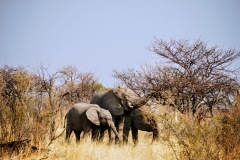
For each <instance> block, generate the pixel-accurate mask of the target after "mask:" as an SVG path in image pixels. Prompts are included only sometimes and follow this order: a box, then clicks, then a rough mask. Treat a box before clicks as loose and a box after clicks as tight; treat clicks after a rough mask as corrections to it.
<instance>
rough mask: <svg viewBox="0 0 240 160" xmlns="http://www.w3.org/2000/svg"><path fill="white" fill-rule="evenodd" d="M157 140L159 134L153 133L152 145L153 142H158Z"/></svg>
mask: <svg viewBox="0 0 240 160" xmlns="http://www.w3.org/2000/svg"><path fill="white" fill-rule="evenodd" d="M158 139H159V132H158V131H153V140H152V143H153V142H154V141H158Z"/></svg>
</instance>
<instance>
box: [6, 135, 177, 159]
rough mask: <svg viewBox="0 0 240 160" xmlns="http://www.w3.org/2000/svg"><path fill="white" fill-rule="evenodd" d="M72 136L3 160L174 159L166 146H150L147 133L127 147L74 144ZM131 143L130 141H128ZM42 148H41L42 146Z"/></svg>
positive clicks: (85, 142)
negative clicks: (67, 139)
mask: <svg viewBox="0 0 240 160" xmlns="http://www.w3.org/2000/svg"><path fill="white" fill-rule="evenodd" d="M74 138H75V137H74V135H72V137H71V141H70V142H69V143H66V142H65V140H64V136H62V137H60V138H59V139H58V140H56V141H54V143H52V144H51V145H50V146H49V147H47V149H43V148H42V149H39V150H38V151H35V152H31V151H27V152H25V153H24V154H21V155H18V156H15V157H7V156H6V157H3V159H29V160H30V159H31V160H32V159H49V160H55V159H71V160H74V159H81V160H91V159H92V160H102V159H104V160H113V159H118V160H126V159H132V160H135V159H136V160H145V159H151V160H154V159H157V160H166V159H167V160H171V159H176V158H174V157H173V156H172V154H173V153H171V150H169V148H168V147H167V146H166V145H163V144H161V143H159V142H155V143H153V144H151V136H150V134H149V133H143V132H141V133H140V142H139V144H138V145H137V146H134V145H133V143H132V142H130V143H129V144H128V145H122V146H119V145H114V144H111V145H109V144H107V142H106V140H105V141H104V142H101V143H100V142H92V141H91V140H90V139H81V142H80V143H79V144H76V143H75V140H74ZM130 141H131V140H130ZM42 147H43V146H42Z"/></svg>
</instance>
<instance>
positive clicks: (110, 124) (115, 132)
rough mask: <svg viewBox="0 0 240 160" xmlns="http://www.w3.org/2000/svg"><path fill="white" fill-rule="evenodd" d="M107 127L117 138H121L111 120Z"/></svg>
mask: <svg viewBox="0 0 240 160" xmlns="http://www.w3.org/2000/svg"><path fill="white" fill-rule="evenodd" d="M109 127H110V128H111V129H112V130H113V132H114V134H115V135H116V136H117V137H118V139H119V140H121V138H120V137H119V135H118V132H117V129H116V127H115V125H114V123H113V122H111V123H109Z"/></svg>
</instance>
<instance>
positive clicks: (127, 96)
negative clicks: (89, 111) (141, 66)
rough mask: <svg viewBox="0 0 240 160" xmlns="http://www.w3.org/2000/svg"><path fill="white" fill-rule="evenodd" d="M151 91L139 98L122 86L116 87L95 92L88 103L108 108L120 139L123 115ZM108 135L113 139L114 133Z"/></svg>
mask: <svg viewBox="0 0 240 160" xmlns="http://www.w3.org/2000/svg"><path fill="white" fill-rule="evenodd" d="M153 93H154V92H150V93H149V94H147V95H145V96H144V97H141V98H139V97H138V96H137V94H136V93H134V92H133V91H132V90H130V89H128V88H124V87H118V88H114V89H112V90H109V91H104V92H100V93H98V94H96V95H95V96H94V97H93V99H92V100H91V102H90V103H91V104H97V105H99V106H100V107H101V108H104V109H106V110H109V112H110V113H111V115H112V117H113V122H114V124H115V126H116V128H117V131H118V133H119V137H120V140H121V141H122V137H123V125H124V118H125V116H126V115H128V114H129V113H131V111H132V110H133V109H136V108H139V107H141V106H142V105H144V104H145V103H146V102H147V101H148V99H149V98H151V97H152V96H153ZM110 132H111V131H110ZM101 134H103V133H101ZM109 135H110V138H111V139H112V140H113V139H114V135H113V134H112V133H109ZM102 136H103V135H102ZM116 140H117V139H116ZM116 142H117V141H116Z"/></svg>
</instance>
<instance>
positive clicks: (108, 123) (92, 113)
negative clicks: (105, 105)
mask: <svg viewBox="0 0 240 160" xmlns="http://www.w3.org/2000/svg"><path fill="white" fill-rule="evenodd" d="M65 119H67V126H66V140H67V141H68V140H69V138H70V135H71V133H72V131H74V133H75V136H76V141H77V142H78V141H79V140H80V134H81V132H82V131H83V132H84V135H83V136H89V135H90V134H91V131H92V139H96V137H97V134H98V132H97V130H100V131H101V130H106V129H109V130H110V129H111V130H113V132H114V134H115V135H116V136H117V137H118V133H117V130H116V127H115V125H114V123H113V121H112V115H111V114H110V112H109V111H108V110H105V109H102V108H100V107H99V106H98V105H95V104H86V103H77V104H75V105H73V107H72V108H71V109H70V110H69V111H68V113H67V114H66V116H65Z"/></svg>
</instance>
